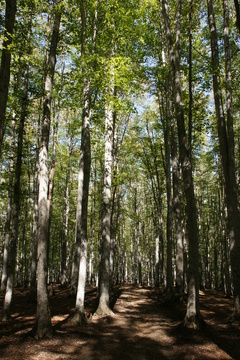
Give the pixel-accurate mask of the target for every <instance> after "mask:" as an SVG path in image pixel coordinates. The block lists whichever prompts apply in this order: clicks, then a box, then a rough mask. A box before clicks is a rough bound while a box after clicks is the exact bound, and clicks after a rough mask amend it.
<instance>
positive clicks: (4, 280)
mask: <svg viewBox="0 0 240 360" xmlns="http://www.w3.org/2000/svg"><path fill="white" fill-rule="evenodd" d="M14 144H15V119H14V120H13V122H12V145H11V155H10V162H9V182H8V199H7V217H6V223H5V229H4V245H3V265H2V278H1V291H2V293H3V294H5V291H6V285H7V262H8V253H9V241H10V229H11V217H12V193H13V173H14V169H13V165H14V164H13V157H14V155H13V154H14Z"/></svg>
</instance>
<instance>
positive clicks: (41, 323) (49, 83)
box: [34, 6, 61, 339]
mask: <svg viewBox="0 0 240 360" xmlns="http://www.w3.org/2000/svg"><path fill="white" fill-rule="evenodd" d="M60 20H61V11H60V8H59V7H58V6H57V8H56V9H55V17H54V24H53V31H52V38H51V44H50V50H49V59H48V64H47V66H48V67H47V73H46V79H45V94H46V95H45V99H44V103H43V120H42V136H41V146H40V151H39V198H38V209H39V214H38V216H39V217H38V264H37V313H36V322H35V326H34V333H35V336H36V337H37V338H39V339H41V338H43V337H45V336H52V326H51V313H50V309H49V302H48V292H47V270H48V269H47V251H48V249H47V246H48V230H49V228H48V226H49V224H48V220H49V206H48V184H49V177H48V145H49V133H50V124H51V117H50V113H51V99H52V87H53V77H54V72H55V64H56V52H57V44H58V37H59V28H60Z"/></svg>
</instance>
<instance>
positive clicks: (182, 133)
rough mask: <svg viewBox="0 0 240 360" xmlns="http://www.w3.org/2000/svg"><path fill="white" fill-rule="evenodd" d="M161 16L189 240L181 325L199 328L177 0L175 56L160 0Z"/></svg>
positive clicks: (194, 210) (194, 219)
mask: <svg viewBox="0 0 240 360" xmlns="http://www.w3.org/2000/svg"><path fill="white" fill-rule="evenodd" d="M162 10H163V17H164V22H165V28H166V35H167V45H168V53H169V60H170V66H171V73H172V82H173V92H174V103H175V112H176V118H177V126H178V140H179V151H180V161H181V167H182V174H183V183H184V193H185V197H186V213H187V230H188V239H189V269H188V302H187V312H186V316H185V319H184V325H185V326H187V327H193V328H199V327H200V323H201V321H200V320H201V318H200V310H199V254H198V225H197V208H196V202H195V195H194V186H193V176H192V163H191V154H190V153H189V149H188V145H187V142H186V129H185V123H184V109H183V103H182V96H181V81H180V20H181V0H179V1H178V10H177V31H176V49H177V50H176V54H175V53H174V47H173V37H172V32H171V26H170V19H169V14H168V5H167V3H166V1H165V0H162Z"/></svg>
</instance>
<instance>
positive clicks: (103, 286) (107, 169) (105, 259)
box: [96, 64, 114, 315]
mask: <svg viewBox="0 0 240 360" xmlns="http://www.w3.org/2000/svg"><path fill="white" fill-rule="evenodd" d="M109 72H110V74H109V76H110V82H109V86H108V87H107V90H106V100H107V103H106V105H105V135H104V139H105V151H104V175H103V176H104V179H103V210H102V239H101V260H100V268H99V273H100V279H99V304H98V308H97V311H96V314H98V315H107V314H111V312H112V311H111V310H110V307H109V306H110V303H109V301H110V249H111V234H110V229H111V183H112V148H113V133H114V109H113V101H112V98H113V96H114V83H113V80H114V69H113V64H110V71H109Z"/></svg>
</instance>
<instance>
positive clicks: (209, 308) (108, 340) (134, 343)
mask: <svg viewBox="0 0 240 360" xmlns="http://www.w3.org/2000/svg"><path fill="white" fill-rule="evenodd" d="M54 290H55V295H54V296H52V297H51V298H50V305H51V312H52V324H53V327H54V337H52V338H51V339H43V340H41V341H38V340H36V339H35V338H34V337H32V336H31V329H32V327H33V324H34V319H35V311H36V306H35V305H31V304H29V303H28V302H27V298H28V293H27V291H26V290H23V289H15V294H14V304H13V322H12V323H8V324H6V323H1V324H0V359H10V360H14V359H16V360H18V359H19V360H20V359H21V360H22V359H27V360H33V359H34V360H40V359H46V360H53V359H54V360H56V359H57V360H63V359H74V360H75V359H83V360H88V359H91V360H98V359H101V360H111V359H114V360H120V359H121V360H122V359H124V360H125V359H127V360H128V359H129V360H135V359H137V360H146V359H150V360H154V359H189V360H190V359H236V360H238V359H240V324H239V323H229V322H227V321H226V318H227V317H228V316H230V315H231V311H232V304H233V300H232V299H226V298H225V297H224V295H223V294H221V293H218V292H215V291H205V292H201V294H200V307H201V314H202V316H203V318H204V320H205V322H206V324H207V326H206V328H204V330H201V331H195V330H188V329H184V328H182V327H181V326H180V325H179V324H180V323H181V320H182V319H183V318H184V314H185V311H186V303H184V302H182V303H176V302H166V301H165V299H164V296H163V294H162V292H161V291H160V290H156V289H153V288H147V287H146V288H144V287H133V286H130V285H124V286H121V287H116V288H115V289H114V292H113V294H112V298H111V299H112V301H111V305H112V308H113V311H114V315H113V316H105V317H94V316H93V317H92V321H91V322H89V323H88V324H85V325H81V326H73V325H70V324H69V323H68V322H67V321H66V319H67V317H68V315H69V314H70V313H71V311H73V309H74V299H73V298H71V297H69V290H68V289H63V288H61V287H60V286H58V285H56V286H54ZM1 300H2V299H1ZM1 305H2V301H1ZM96 305H97V302H96V289H90V288H89V289H87V291H86V311H87V312H88V313H93V312H94V311H95V310H96ZM0 311H1V308H0Z"/></svg>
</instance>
